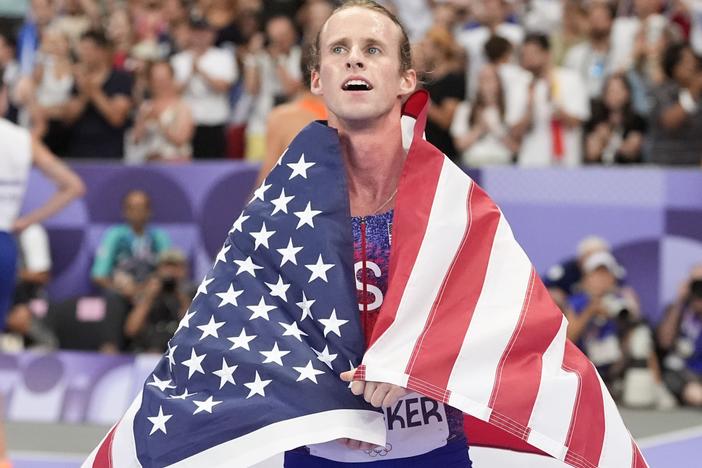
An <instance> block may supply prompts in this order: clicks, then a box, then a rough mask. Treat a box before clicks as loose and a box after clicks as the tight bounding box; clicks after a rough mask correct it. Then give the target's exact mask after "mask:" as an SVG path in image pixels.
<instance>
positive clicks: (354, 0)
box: [310, 0, 412, 73]
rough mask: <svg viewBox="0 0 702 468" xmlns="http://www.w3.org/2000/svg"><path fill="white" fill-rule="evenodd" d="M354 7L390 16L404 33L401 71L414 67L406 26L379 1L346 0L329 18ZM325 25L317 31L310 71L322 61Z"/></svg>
mask: <svg viewBox="0 0 702 468" xmlns="http://www.w3.org/2000/svg"><path fill="white" fill-rule="evenodd" d="M354 7H358V8H365V9H367V10H371V11H375V12H376V13H380V14H381V15H383V16H385V17H387V18H389V19H390V20H391V21H392V22H393V23H395V25H397V27H398V28H400V33H401V35H402V37H401V40H400V72H402V73H404V72H406V71H407V70H409V69H410V68H412V47H411V45H410V40H409V36H408V35H407V31H406V30H405V27H404V26H403V25H402V23H401V22H400V20H399V19H398V18H397V16H395V15H394V14H392V13H391V12H390V11H389V10H388V9H387V8H385V7H384V6H382V5H380V4H379V3H377V2H374V1H373V0H346V1H345V2H344V3H342V4H341V6H339V7H337V8H336V9H335V10H334V11H333V12H332V14H331V15H330V16H329V18H331V17H332V16H334V15H335V14H337V13H338V12H340V11H343V10H347V9H349V8H354ZM329 18H328V19H327V21H325V23H324V26H326V24H327V22H329ZM324 26H322V28H321V29H320V30H319V32H317V38H316V39H315V41H314V45H313V47H312V52H311V54H310V57H311V59H310V71H312V70H317V71H318V70H319V65H320V61H321V54H320V40H321V36H322V31H323V30H324Z"/></svg>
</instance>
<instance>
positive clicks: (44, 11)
mask: <svg viewBox="0 0 702 468" xmlns="http://www.w3.org/2000/svg"><path fill="white" fill-rule="evenodd" d="M31 5H32V17H33V18H34V21H36V22H37V24H38V25H39V26H46V25H47V24H49V23H50V22H51V19H52V18H53V17H54V9H53V8H52V5H51V1H50V0H32V3H31Z"/></svg>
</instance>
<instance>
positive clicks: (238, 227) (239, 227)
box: [229, 212, 251, 234]
mask: <svg viewBox="0 0 702 468" xmlns="http://www.w3.org/2000/svg"><path fill="white" fill-rule="evenodd" d="M250 217H251V216H247V215H244V213H243V212H242V213H241V214H240V215H239V217H238V218H236V221H234V224H232V228H231V229H230V230H229V234H231V233H233V232H236V231H239V232H243V225H244V221H246V220H247V219H249V218H250Z"/></svg>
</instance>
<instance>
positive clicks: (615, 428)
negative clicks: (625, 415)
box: [597, 375, 633, 468]
mask: <svg viewBox="0 0 702 468" xmlns="http://www.w3.org/2000/svg"><path fill="white" fill-rule="evenodd" d="M597 380H598V381H599V382H600V389H601V391H602V397H603V399H604V416H605V433H604V440H603V444H602V453H601V454H600V463H599V464H598V466H599V467H600V468H630V467H631V462H632V461H633V450H632V449H631V447H632V445H631V435H630V434H629V431H627V429H626V426H624V421H622V417H621V416H620V415H619V410H617V405H615V404H614V400H612V397H611V396H610V395H609V390H607V387H605V384H604V382H602V379H601V378H600V377H599V375H598V376H597Z"/></svg>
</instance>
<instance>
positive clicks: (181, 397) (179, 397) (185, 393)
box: [168, 388, 195, 400]
mask: <svg viewBox="0 0 702 468" xmlns="http://www.w3.org/2000/svg"><path fill="white" fill-rule="evenodd" d="M193 395H195V393H189V392H188V389H187V388H184V389H183V393H181V394H180V395H171V396H169V397H168V398H170V399H172V400H185V399H186V398H189V397H191V396H193Z"/></svg>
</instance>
